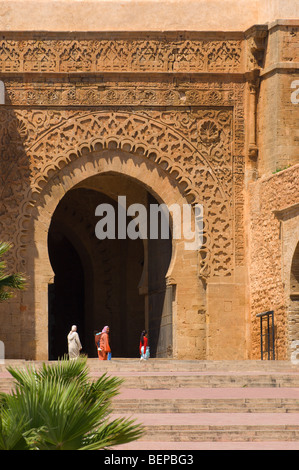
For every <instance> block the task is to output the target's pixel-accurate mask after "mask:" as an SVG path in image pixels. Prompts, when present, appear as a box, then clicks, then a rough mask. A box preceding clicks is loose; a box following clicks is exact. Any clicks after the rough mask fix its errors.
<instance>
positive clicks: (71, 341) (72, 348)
mask: <svg viewBox="0 0 299 470" xmlns="http://www.w3.org/2000/svg"><path fill="white" fill-rule="evenodd" d="M67 342H68V351H69V358H70V359H76V358H77V357H79V355H80V351H81V349H82V346H81V343H80V338H79V335H78V333H77V327H76V325H73V326H72V329H71V331H70V332H69V334H68V335H67Z"/></svg>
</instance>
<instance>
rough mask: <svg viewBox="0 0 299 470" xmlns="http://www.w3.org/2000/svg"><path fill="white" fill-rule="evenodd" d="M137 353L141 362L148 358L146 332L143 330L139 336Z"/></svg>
mask: <svg viewBox="0 0 299 470" xmlns="http://www.w3.org/2000/svg"><path fill="white" fill-rule="evenodd" d="M139 352H140V360H141V361H143V360H147V359H148V358H149V346H148V337H147V332H146V330H143V332H142V333H141V336H140V343H139Z"/></svg>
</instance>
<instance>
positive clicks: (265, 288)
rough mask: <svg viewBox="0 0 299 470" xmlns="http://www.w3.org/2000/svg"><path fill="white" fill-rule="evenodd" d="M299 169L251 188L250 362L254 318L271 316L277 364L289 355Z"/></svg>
mask: <svg viewBox="0 0 299 470" xmlns="http://www.w3.org/2000/svg"><path fill="white" fill-rule="evenodd" d="M298 181H299V165H298V164H297V165H295V166H293V167H291V168H289V169H286V170H284V171H281V172H278V173H275V174H273V175H271V176H268V177H263V178H261V179H260V180H258V181H256V182H252V183H251V184H250V185H249V198H250V202H249V213H250V219H249V227H248V233H249V243H248V265H249V277H250V309H251V325H252V332H251V337H252V358H253V359H254V358H255V359H257V358H260V329H259V328H260V324H259V320H258V319H257V318H256V315H257V314H258V313H262V312H264V311H268V310H274V312H275V335H276V350H277V359H281V360H283V359H286V358H287V357H288V356H289V351H288V343H287V337H288V308H289V305H290V297H289V294H290V291H289V286H290V271H291V263H292V259H293V255H294V252H295V249H296V245H297V243H298V239H299V230H298V228H299V215H298V207H297V205H298Z"/></svg>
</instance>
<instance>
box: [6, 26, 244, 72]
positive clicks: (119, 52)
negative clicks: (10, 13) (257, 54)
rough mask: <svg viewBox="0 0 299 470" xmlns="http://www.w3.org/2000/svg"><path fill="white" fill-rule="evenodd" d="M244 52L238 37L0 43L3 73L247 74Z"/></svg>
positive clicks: (22, 39)
mask: <svg viewBox="0 0 299 470" xmlns="http://www.w3.org/2000/svg"><path fill="white" fill-rule="evenodd" d="M132 36H134V35H133V34H132ZM135 36H136V35H135ZM243 47H244V46H243V41H242V39H239V38H234V39H231V38H223V37H222V38H217V37H214V38H210V39H203V38H202V37H196V35H195V34H190V35H188V34H186V33H185V34H181V35H177V37H173V35H167V34H166V33H165V34H164V35H162V34H161V35H158V37H157V36H156V37H153V36H152V35H150V36H149V37H144V35H139V37H131V38H130V37H121V36H120V35H116V34H114V35H112V34H111V35H110V37H107V36H105V35H103V34H102V35H97V36H96V37H94V35H93V37H92V38H89V39H83V38H82V39H68V38H67V37H65V36H62V37H61V38H57V37H56V38H52V37H40V38H39V37H38V35H37V37H35V38H30V39H28V37H27V36H26V37H20V38H18V39H14V37H13V36H12V37H10V36H9V35H6V37H4V38H3V39H2V40H1V41H0V73H34V72H38V73H39V72H42V73H78V72H80V73H107V72H108V73H109V72H118V73H119V72H125V73H136V72H146V73H161V72H162V73H199V72H200V73H215V72H223V73H229V72H242V71H243V65H244V53H243Z"/></svg>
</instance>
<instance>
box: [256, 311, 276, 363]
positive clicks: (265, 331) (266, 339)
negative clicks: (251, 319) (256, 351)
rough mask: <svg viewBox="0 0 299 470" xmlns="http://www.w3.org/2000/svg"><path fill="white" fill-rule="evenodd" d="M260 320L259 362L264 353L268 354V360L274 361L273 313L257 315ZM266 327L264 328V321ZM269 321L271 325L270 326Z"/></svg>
mask: <svg viewBox="0 0 299 470" xmlns="http://www.w3.org/2000/svg"><path fill="white" fill-rule="evenodd" d="M256 316H257V317H258V318H259V319H260V335H261V360H263V359H264V353H268V360H273V361H274V360H275V330H274V311H273V310H269V311H268V312H263V313H258V314H257V315H256ZM264 320H265V321H266V326H265V321H264ZM270 320H271V324H270Z"/></svg>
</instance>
